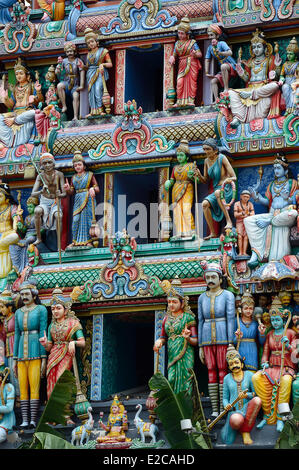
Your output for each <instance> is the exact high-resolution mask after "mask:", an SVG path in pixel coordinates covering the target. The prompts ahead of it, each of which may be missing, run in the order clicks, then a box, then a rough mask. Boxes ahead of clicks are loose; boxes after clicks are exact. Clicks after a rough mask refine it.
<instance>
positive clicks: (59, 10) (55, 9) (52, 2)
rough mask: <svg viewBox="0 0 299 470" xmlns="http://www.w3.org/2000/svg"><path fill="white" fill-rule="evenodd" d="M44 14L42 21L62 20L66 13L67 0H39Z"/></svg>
mask: <svg viewBox="0 0 299 470" xmlns="http://www.w3.org/2000/svg"><path fill="white" fill-rule="evenodd" d="M37 2H38V4H39V6H40V8H41V9H42V10H43V12H44V15H43V17H42V19H41V21H49V20H52V21H61V20H63V19H64V15H65V0H37Z"/></svg>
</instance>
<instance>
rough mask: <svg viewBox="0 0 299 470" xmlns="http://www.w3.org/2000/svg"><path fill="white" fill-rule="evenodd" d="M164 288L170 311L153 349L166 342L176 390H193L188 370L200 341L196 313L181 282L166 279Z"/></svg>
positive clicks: (170, 379) (192, 364) (192, 363)
mask: <svg viewBox="0 0 299 470" xmlns="http://www.w3.org/2000/svg"><path fill="white" fill-rule="evenodd" d="M162 289H163V290H164V292H166V293H167V303H168V307H167V312H166V315H165V318H164V320H163V323H162V331H161V335H160V338H159V339H157V340H156V342H155V344H154V348H153V349H154V351H155V352H156V353H158V351H159V349H161V348H162V346H163V345H164V344H166V343H167V352H168V366H167V369H168V380H169V383H170V385H171V387H172V388H173V391H174V393H179V392H182V391H187V392H188V393H191V388H190V383H189V382H188V380H189V378H190V372H189V369H192V368H193V367H194V347H195V346H197V344H198V339H197V329H196V322H195V317H194V313H192V311H191V310H190V307H189V305H188V297H185V296H184V292H183V289H182V287H181V281H180V280H179V279H174V280H173V281H172V283H171V284H170V282H169V281H163V283H162Z"/></svg>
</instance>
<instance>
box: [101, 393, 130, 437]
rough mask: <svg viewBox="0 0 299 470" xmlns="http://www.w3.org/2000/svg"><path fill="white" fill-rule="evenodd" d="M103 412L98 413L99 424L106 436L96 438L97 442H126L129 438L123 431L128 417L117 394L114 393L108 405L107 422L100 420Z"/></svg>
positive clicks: (125, 428)
mask: <svg viewBox="0 0 299 470" xmlns="http://www.w3.org/2000/svg"><path fill="white" fill-rule="evenodd" d="M102 417H103V413H101V414H100V420H99V425H100V427H101V428H102V429H105V431H106V432H107V434H106V436H100V437H98V438H97V442H99V443H108V442H109V443H116V442H128V441H131V439H129V438H127V437H126V434H125V431H127V430H128V418H127V412H126V410H125V407H124V405H123V404H122V403H121V402H120V401H119V399H118V396H117V395H115V397H114V399H113V402H112V404H111V407H110V414H109V417H108V421H107V424H106V425H105V424H104V423H103V422H102Z"/></svg>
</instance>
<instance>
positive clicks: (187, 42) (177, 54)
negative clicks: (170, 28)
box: [169, 17, 202, 107]
mask: <svg viewBox="0 0 299 470" xmlns="http://www.w3.org/2000/svg"><path fill="white" fill-rule="evenodd" d="M177 32H178V37H179V40H178V41H176V43H175V46H174V52H173V55H172V56H171V57H170V58H169V63H170V64H171V65H174V64H175V62H176V59H178V75H177V85H176V95H177V102H176V104H175V105H174V107H176V106H194V104H195V98H196V93H197V87H198V84H197V77H198V72H199V71H200V69H201V64H200V61H199V59H200V58H201V57H202V53H201V51H200V49H199V46H198V45H197V43H196V41H195V40H194V39H191V38H190V21H189V18H188V17H184V18H182V19H181V22H180V23H179V25H178V27H177Z"/></svg>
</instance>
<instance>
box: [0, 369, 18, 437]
mask: <svg viewBox="0 0 299 470" xmlns="http://www.w3.org/2000/svg"><path fill="white" fill-rule="evenodd" d="M9 373H10V369H9V368H7V367H6V368H4V367H3V366H2V367H0V443H2V442H5V441H6V439H7V435H8V433H9V432H12V430H13V427H14V426H15V424H16V418H15V413H14V403H15V389H14V386H13V385H12V384H11V383H9V382H6V381H7V378H8V376H9Z"/></svg>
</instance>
